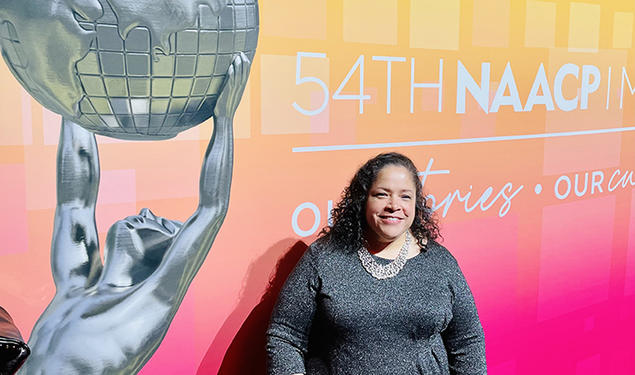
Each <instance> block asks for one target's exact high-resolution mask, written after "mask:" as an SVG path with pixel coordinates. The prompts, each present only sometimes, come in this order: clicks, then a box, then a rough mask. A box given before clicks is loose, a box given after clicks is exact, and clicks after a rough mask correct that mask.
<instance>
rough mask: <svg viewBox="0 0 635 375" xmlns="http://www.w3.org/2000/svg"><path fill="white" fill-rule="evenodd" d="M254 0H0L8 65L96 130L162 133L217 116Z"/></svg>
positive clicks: (134, 135) (250, 52)
mask: <svg viewBox="0 0 635 375" xmlns="http://www.w3.org/2000/svg"><path fill="white" fill-rule="evenodd" d="M257 42H258V4H257V2H256V0H170V1H156V0H135V1H130V0H48V1H43V0H39V1H37V0H28V1H25V0H2V1H1V2H0V46H1V47H2V55H3V57H4V59H5V61H6V62H7V65H8V66H9V68H10V69H11V71H12V72H13V74H14V75H15V77H16V78H17V79H18V80H19V81H20V83H22V86H24V88H25V89H26V90H27V91H28V92H29V93H30V94H31V95H32V96H33V97H34V98H35V99H36V100H38V101H39V102H40V103H41V104H42V105H44V106H45V107H47V108H49V109H50V110H52V111H53V112H56V113H59V114H61V115H62V116H63V117H64V118H66V119H68V120H71V121H73V122H75V123H77V124H79V125H81V126H82V127H84V128H86V129H88V130H91V131H93V132H95V133H98V134H102V135H107V136H110V137H115V138H122V139H165V138H171V137H174V136H175V135H176V134H178V133H179V132H181V131H183V130H185V129H188V128H191V127H193V126H195V125H197V124H200V123H201V122H203V121H204V120H206V119H208V118H209V117H210V116H212V111H213V108H214V103H216V100H217V98H218V94H219V90H220V88H221V86H222V84H223V82H224V80H225V73H226V72H227V68H228V67H229V65H230V63H231V61H232V59H233V56H234V55H235V54H236V53H238V52H244V53H245V54H246V55H247V57H249V59H250V60H253V56H254V53H255V50H256V44H257Z"/></svg>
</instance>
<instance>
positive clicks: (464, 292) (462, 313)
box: [441, 258, 487, 375]
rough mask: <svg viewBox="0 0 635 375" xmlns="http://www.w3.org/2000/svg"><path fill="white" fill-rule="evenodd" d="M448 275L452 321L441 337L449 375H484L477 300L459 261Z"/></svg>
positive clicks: (483, 348)
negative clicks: (475, 301) (446, 355)
mask: <svg viewBox="0 0 635 375" xmlns="http://www.w3.org/2000/svg"><path fill="white" fill-rule="evenodd" d="M450 263H451V266H450V268H451V269H450V270H449V271H450V272H449V279H450V289H451V292H452V296H453V298H452V320H451V321H450V322H449V324H448V326H447V328H446V329H445V330H444V331H443V332H442V333H441V336H442V338H443V343H444V345H445V347H446V350H447V353H448V361H449V365H450V374H452V375H485V374H487V366H486V362H485V336H484V334H483V327H482V326H481V321H480V320H479V317H478V313H477V311H476V305H475V304H474V297H473V296H472V292H471V291H470V288H469V286H468V285H467V282H466V281H465V277H464V276H463V273H462V272H461V270H460V268H459V266H458V264H457V262H456V260H455V259H454V258H452V259H451V262H450Z"/></svg>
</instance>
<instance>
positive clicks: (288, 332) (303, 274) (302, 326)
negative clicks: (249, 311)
mask: <svg viewBox="0 0 635 375" xmlns="http://www.w3.org/2000/svg"><path fill="white" fill-rule="evenodd" d="M314 250H315V249H314V245H312V246H311V247H309V249H308V250H307V251H306V253H304V255H303V256H302V259H300V261H299V262H298V264H297V265H296V267H295V269H294V270H293V272H292V273H291V275H289V278H288V279H287V281H286V282H285V284H284V286H283V287H282V290H281V291H280V295H279V296H278V302H277V303H276V306H275V308H274V310H273V313H272V315H271V323H270V325H269V329H268V330H267V357H268V364H267V367H268V373H269V374H270V375H298V374H304V373H305V372H306V369H305V366H304V359H305V355H306V352H307V347H308V338H309V331H310V329H311V325H312V323H313V317H314V315H315V309H316V295H317V291H318V290H319V288H320V281H319V276H318V272H317V268H316V264H315V258H314V255H315V254H314Z"/></svg>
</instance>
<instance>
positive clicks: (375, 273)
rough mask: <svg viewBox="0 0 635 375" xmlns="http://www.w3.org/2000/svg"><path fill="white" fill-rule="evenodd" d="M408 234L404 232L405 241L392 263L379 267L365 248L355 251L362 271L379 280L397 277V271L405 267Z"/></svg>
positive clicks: (408, 244)
mask: <svg viewBox="0 0 635 375" xmlns="http://www.w3.org/2000/svg"><path fill="white" fill-rule="evenodd" d="M410 238H411V237H410V233H409V232H406V241H404V244H403V246H402V247H401V250H399V254H398V255H397V257H396V258H395V259H393V261H392V262H390V263H388V264H386V265H381V264H379V263H377V262H376V261H375V259H373V256H372V255H371V254H370V253H369V252H368V249H366V247H365V246H362V247H360V248H359V250H357V256H358V257H359V260H360V261H361V262H362V266H363V267H364V269H365V270H366V271H367V272H368V273H369V274H370V275H371V276H372V277H374V278H376V279H379V280H384V279H389V278H391V277H394V276H397V274H398V273H399V271H401V269H402V268H403V266H404V265H406V261H407V260H408V258H406V255H408V249H409V248H410Z"/></svg>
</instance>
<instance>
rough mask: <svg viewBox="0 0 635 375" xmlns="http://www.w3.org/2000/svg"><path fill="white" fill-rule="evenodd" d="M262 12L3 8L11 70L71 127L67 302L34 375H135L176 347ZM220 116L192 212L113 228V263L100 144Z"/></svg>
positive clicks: (225, 190) (35, 0) (163, 5)
mask: <svg viewBox="0 0 635 375" xmlns="http://www.w3.org/2000/svg"><path fill="white" fill-rule="evenodd" d="M258 22H259V21H258V4H257V1H256V0H170V1H155V0H135V1H129V0H29V1H25V0H1V1H0V47H1V48H2V56H3V57H4V60H5V61H6V63H7V65H8V66H9V68H10V70H11V72H12V73H13V74H14V75H15V77H16V78H17V79H18V81H20V83H21V84H22V85H23V86H24V88H25V89H26V90H27V91H28V92H29V93H30V94H31V95H33V97H34V98H35V99H36V100H38V101H39V102H40V103H41V104H42V105H44V106H45V107H47V108H49V109H50V110H52V111H54V112H56V113H59V114H61V115H62V118H63V120H62V129H61V135H60V143H59V151H58V160H57V200H58V202H57V209H56V212H55V224H54V225H55V227H54V230H53V241H52V249H51V263H52V269H53V278H54V281H55V286H56V294H55V296H54V298H53V300H52V301H51V303H50V304H49V306H48V307H47V309H46V311H45V312H44V313H43V314H42V316H40V319H39V320H38V321H37V323H36V325H35V327H34V328H33V331H32V333H31V337H30V339H29V345H30V346H31V349H32V354H31V357H29V359H28V360H27V362H26V363H25V365H24V367H23V368H22V369H21V370H20V371H21V372H20V373H22V374H38V375H40V374H82V375H84V374H131V373H135V372H137V371H139V370H140V369H141V368H142V367H143V365H144V364H145V363H146V362H147V361H148V360H149V359H150V357H151V356H152V354H153V353H154V351H155V350H156V349H157V348H158V346H159V344H160V343H161V341H162V339H163V337H164V336H165V334H166V332H167V329H168V327H169V325H170V322H171V321H172V319H173V318H174V315H175V314H176V312H177V309H178V307H179V305H180V303H181V301H182V299H183V297H184V296H185V293H186V291H187V289H188V287H189V285H190V283H191V282H192V279H193V278H194V276H195V275H196V273H197V271H198V269H199V268H200V266H201V264H202V263H203V260H204V259H205V257H206V255H207V253H208V252H209V249H210V247H211V245H212V242H213V241H214V238H215V237H216V234H217V233H218V231H219V229H220V226H221V223H222V222H223V219H224V217H225V214H226V212H227V207H228V204H229V190H230V184H231V174H232V165H233V136H232V122H233V117H234V113H235V111H236V108H237V106H238V103H239V101H240V98H241V95H242V93H243V91H244V88H245V84H246V81H247V78H248V75H249V69H250V64H251V63H250V61H251V60H252V59H253V56H254V53H255V50H256V44H257V41H258ZM211 116H214V134H213V136H212V139H211V140H210V144H209V146H208V149H207V154H206V156H205V160H204V162H203V168H202V171H201V177H200V200H199V206H198V208H197V210H196V211H195V212H194V214H193V215H192V216H191V217H190V218H189V219H188V220H187V221H186V222H185V223H183V224H182V223H180V222H177V221H173V220H168V219H165V218H162V217H158V216H156V215H154V214H153V213H152V212H151V211H150V210H148V209H143V210H141V212H140V213H139V215H136V216H130V217H127V218H126V219H124V220H120V221H118V222H117V223H115V224H114V225H113V226H112V227H111V228H110V230H109V231H108V235H107V238H106V249H105V260H104V265H102V262H101V259H100V256H99V249H98V240H97V231H96V226H95V202H96V199H97V191H98V185H99V155H98V151H97V146H96V143H95V137H94V134H93V133H97V134H102V135H106V136H110V137H115V138H122V139H137V140H151V139H166V138H171V137H174V136H175V135H176V134H178V133H179V132H181V131H183V130H185V129H188V128H191V127H193V126H196V125H198V124H199V123H201V122H203V121H204V120H206V119H208V118H210V117H211Z"/></svg>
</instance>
